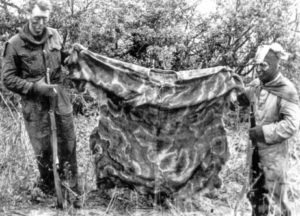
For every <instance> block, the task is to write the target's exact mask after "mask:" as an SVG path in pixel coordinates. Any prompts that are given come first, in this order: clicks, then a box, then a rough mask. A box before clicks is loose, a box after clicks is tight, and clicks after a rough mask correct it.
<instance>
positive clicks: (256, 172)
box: [247, 99, 269, 216]
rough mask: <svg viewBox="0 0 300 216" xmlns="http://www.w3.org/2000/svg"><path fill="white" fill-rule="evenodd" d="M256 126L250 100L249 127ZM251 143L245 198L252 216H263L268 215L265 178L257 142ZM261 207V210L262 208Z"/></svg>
mask: <svg viewBox="0 0 300 216" xmlns="http://www.w3.org/2000/svg"><path fill="white" fill-rule="evenodd" d="M255 126H256V122H255V116H254V103H253V101H252V99H251V102H250V127H251V128H253V127H255ZM251 141H252V147H251V148H250V151H252V152H251V153H250V154H252V156H250V172H249V183H250V191H249V192H248V194H247V197H248V199H249V201H250V203H251V206H252V216H264V215H267V214H268V206H269V203H268V200H267V198H266V197H265V196H264V193H266V191H265V189H264V188H263V187H264V184H265V176H264V174H263V170H262V168H261V167H260V166H259V161H260V157H259V153H258V147H257V141H256V140H251ZM262 206H263V208H262Z"/></svg>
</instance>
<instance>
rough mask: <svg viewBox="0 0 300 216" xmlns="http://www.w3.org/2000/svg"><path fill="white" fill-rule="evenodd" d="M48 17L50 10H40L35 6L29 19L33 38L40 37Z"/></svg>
mask: <svg viewBox="0 0 300 216" xmlns="http://www.w3.org/2000/svg"><path fill="white" fill-rule="evenodd" d="M49 17H50V10H41V9H40V8H39V6H37V5H35V6H34V8H33V10H32V12H31V14H30V18H29V25H30V31H31V33H32V34H33V35H34V36H39V35H42V33H43V31H44V28H45V27H46V25H47V23H48V21H49Z"/></svg>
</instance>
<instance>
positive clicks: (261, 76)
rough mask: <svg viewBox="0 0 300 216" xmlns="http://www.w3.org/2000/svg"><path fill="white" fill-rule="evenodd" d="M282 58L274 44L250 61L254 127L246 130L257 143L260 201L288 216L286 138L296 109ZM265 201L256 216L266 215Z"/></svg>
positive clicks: (295, 123) (297, 116) (298, 116)
mask: <svg viewBox="0 0 300 216" xmlns="http://www.w3.org/2000/svg"><path fill="white" fill-rule="evenodd" d="M285 57H286V53H285V51H284V50H283V48H282V47H281V46H280V45H279V44H277V43H273V44H271V45H264V46H260V47H259V48H258V50H257V53H256V56H255V58H254V64H255V65H256V73H257V77H258V78H257V79H255V80H254V81H252V82H251V83H250V85H249V87H246V89H245V90H246V91H245V95H246V96H247V97H246V99H248V102H252V104H253V106H254V113H255V120H256V127H254V128H251V129H250V130H249V137H250V139H251V140H254V141H256V143H257V148H258V153H259V158H260V163H259V166H260V168H261V169H262V172H263V173H262V176H263V177H264V185H263V189H264V190H263V191H264V193H265V194H264V195H265V196H264V199H270V198H271V199H273V201H275V204H276V205H277V206H278V207H279V209H280V212H281V215H283V216H290V215H291V211H290V210H289V208H288V206H287V205H286V203H285V195H286V170H287V162H288V147H289V138H291V137H292V136H293V135H294V134H295V133H296V132H297V130H298V128H299V122H300V109H299V98H298V94H297V91H296V88H295V87H294V85H293V84H292V82H291V81H289V80H288V79H287V78H285V77H284V76H283V75H282V74H281V73H280V71H279V62H280V60H281V59H284V58H285ZM240 98H242V97H240ZM244 99H245V98H244ZM244 101H245V100H244ZM248 104H249V103H248ZM267 197H268V198H267ZM269 201H270V200H269ZM269 201H266V202H262V203H260V205H261V206H260V207H259V209H260V210H261V213H260V215H268V213H269V208H268V205H264V203H270V202H269Z"/></svg>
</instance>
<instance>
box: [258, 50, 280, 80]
mask: <svg viewBox="0 0 300 216" xmlns="http://www.w3.org/2000/svg"><path fill="white" fill-rule="evenodd" d="M256 73H257V76H258V78H259V79H260V80H261V81H262V82H263V83H267V82H269V81H271V80H273V79H274V78H275V77H276V76H277V74H278V58H277V57H276V55H275V54H274V53H273V52H269V53H268V54H267V55H266V57H265V58H264V60H263V61H262V62H260V63H258V64H257V67H256Z"/></svg>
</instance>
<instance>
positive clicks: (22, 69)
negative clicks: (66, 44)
mask: <svg viewBox="0 0 300 216" xmlns="http://www.w3.org/2000/svg"><path fill="white" fill-rule="evenodd" d="M28 26H29V25H28V24H27V25H25V26H24V27H23V28H22V29H20V30H19V33H18V34H16V35H15V36H13V37H12V38H10V39H9V40H8V42H6V44H5V47H4V52H3V67H2V79H3V83H4V85H5V86H6V88H7V89H9V90H11V91H13V92H15V93H18V94H20V95H21V96H22V98H23V99H24V100H30V99H33V97H34V96H33V95H30V91H31V88H32V86H33V83H34V82H36V81H38V80H40V79H41V78H43V77H45V76H46V70H47V68H49V69H50V80H51V84H59V87H58V88H57V91H58V108H59V110H58V111H59V112H63V113H70V112H71V111H72V108H71V104H70V101H69V98H68V95H67V93H66V91H65V90H64V88H63V86H62V85H60V84H61V83H62V73H61V72H62V70H61V63H62V40H61V37H60V35H59V33H58V32H57V30H55V29H53V28H49V27H47V28H46V29H45V32H44V34H43V37H42V39H40V40H36V39H35V38H34V37H33V36H32V35H31V34H30V32H29V27H28Z"/></svg>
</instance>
